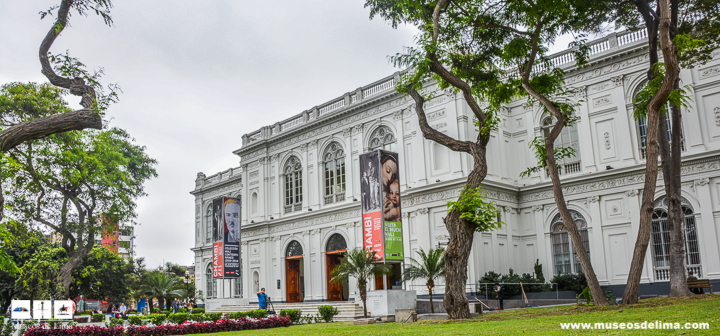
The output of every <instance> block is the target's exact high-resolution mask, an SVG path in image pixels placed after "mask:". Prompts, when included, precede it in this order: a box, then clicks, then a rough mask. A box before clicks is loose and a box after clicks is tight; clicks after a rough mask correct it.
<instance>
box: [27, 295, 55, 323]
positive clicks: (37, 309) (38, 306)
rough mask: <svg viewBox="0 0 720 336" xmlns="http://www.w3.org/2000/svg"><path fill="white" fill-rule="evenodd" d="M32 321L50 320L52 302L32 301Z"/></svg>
mask: <svg viewBox="0 0 720 336" xmlns="http://www.w3.org/2000/svg"><path fill="white" fill-rule="evenodd" d="M32 315H33V319H36V320H37V319H43V320H45V319H51V318H52V301H50V300H34V301H33V311H32Z"/></svg>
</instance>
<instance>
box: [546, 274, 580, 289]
mask: <svg viewBox="0 0 720 336" xmlns="http://www.w3.org/2000/svg"><path fill="white" fill-rule="evenodd" d="M550 282H555V283H557V284H558V289H559V290H561V291H565V290H572V291H575V292H578V293H581V292H582V291H583V289H585V287H587V279H585V274H583V273H582V272H580V273H575V274H561V275H556V276H554V277H553V278H552V280H550Z"/></svg>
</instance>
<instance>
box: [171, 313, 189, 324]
mask: <svg viewBox="0 0 720 336" xmlns="http://www.w3.org/2000/svg"><path fill="white" fill-rule="evenodd" d="M188 315H190V314H188V313H177V314H170V316H168V321H170V322H172V323H175V324H181V323H183V322H185V321H187V320H188Z"/></svg>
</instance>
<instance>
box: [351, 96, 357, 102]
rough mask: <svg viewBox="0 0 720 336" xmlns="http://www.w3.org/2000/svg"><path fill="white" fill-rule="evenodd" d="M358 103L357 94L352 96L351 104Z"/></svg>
mask: <svg viewBox="0 0 720 336" xmlns="http://www.w3.org/2000/svg"><path fill="white" fill-rule="evenodd" d="M356 101H357V94H354V95H350V104H352V103H354V102H356Z"/></svg>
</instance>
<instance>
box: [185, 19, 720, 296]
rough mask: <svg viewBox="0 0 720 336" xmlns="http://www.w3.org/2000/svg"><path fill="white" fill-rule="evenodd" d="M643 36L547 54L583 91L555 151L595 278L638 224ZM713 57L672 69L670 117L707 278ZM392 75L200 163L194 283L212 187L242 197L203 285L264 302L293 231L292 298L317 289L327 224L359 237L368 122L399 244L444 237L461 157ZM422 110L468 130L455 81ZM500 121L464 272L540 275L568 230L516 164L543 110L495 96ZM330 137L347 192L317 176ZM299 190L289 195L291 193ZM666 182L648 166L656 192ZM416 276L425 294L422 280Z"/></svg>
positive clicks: (719, 165)
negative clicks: (393, 182)
mask: <svg viewBox="0 0 720 336" xmlns="http://www.w3.org/2000/svg"><path fill="white" fill-rule="evenodd" d="M646 44H647V42H646V39H645V38H644V37H643V36H642V35H641V34H639V33H631V34H626V35H623V34H620V35H611V36H608V37H606V38H603V39H601V40H599V41H596V42H595V43H594V44H593V47H592V50H593V54H592V56H591V58H590V65H589V66H588V67H586V68H583V69H577V68H575V67H574V64H573V63H571V62H569V60H571V58H569V57H568V52H563V53H560V54H558V55H557V56H556V57H555V58H554V59H553V63H554V64H556V65H557V66H561V67H562V68H563V69H564V70H565V71H566V78H567V83H568V84H569V85H570V86H573V87H576V88H580V89H581V92H582V94H578V95H577V96H576V97H574V98H573V99H574V100H575V101H580V107H579V108H578V110H577V115H578V116H579V121H578V123H577V125H576V126H575V129H574V130H568V131H567V133H566V134H565V136H566V140H565V143H566V144H568V145H572V146H575V147H576V149H577V151H578V157H577V158H574V159H572V160H567V161H566V162H565V163H564V165H563V170H562V176H561V177H562V182H563V186H564V190H565V197H566V200H567V201H568V205H569V208H570V209H571V210H573V211H574V212H573V213H574V214H575V215H576V216H578V218H580V217H581V218H580V219H582V220H584V223H586V225H587V231H586V232H587V246H588V248H589V251H590V258H591V261H592V264H593V266H594V268H595V272H596V273H597V277H598V279H599V281H600V284H601V285H623V284H625V281H626V278H627V274H628V270H629V266H630V261H631V257H632V251H633V247H634V243H635V240H636V236H637V229H638V222H639V218H640V199H641V194H642V186H643V181H644V169H645V161H644V153H643V152H644V151H643V149H642V139H641V138H642V133H643V131H642V127H641V126H640V125H639V124H638V122H637V121H636V120H634V118H633V104H632V100H633V95H634V93H635V92H636V90H637V88H638V87H639V86H640V85H641V84H642V83H643V81H644V79H645V76H646V71H647V68H648V55H647V47H646ZM719 56H720V53H718V52H716V53H715V57H714V59H713V60H712V61H711V62H710V63H708V64H706V65H703V66H700V67H698V68H695V69H691V70H683V71H682V72H681V75H680V77H681V79H682V83H683V85H685V84H692V85H693V86H694V93H693V95H694V100H693V102H692V103H691V105H692V107H691V108H690V109H689V110H688V111H686V113H684V114H683V136H684V151H683V168H682V173H683V176H682V194H683V197H684V198H685V199H686V201H687V205H688V207H689V208H691V209H692V212H693V214H694V215H693V216H694V217H693V216H690V218H689V220H694V223H696V229H695V235H694V236H692V237H690V240H691V241H692V240H694V242H691V243H692V244H695V245H694V247H692V248H690V250H691V251H692V253H693V256H692V262H691V267H693V269H695V270H696V272H697V271H699V272H700V273H701V277H702V278H710V279H720V258H719V257H720V250H719V249H718V245H719V244H718V242H719V241H720V57H719ZM395 76H397V74H396V75H395ZM394 78H395V77H388V78H384V79H382V80H379V81H377V82H375V83H373V84H371V85H368V86H366V87H363V88H359V89H357V90H355V91H352V92H349V93H346V94H345V95H343V96H342V97H339V98H337V99H335V100H332V101H330V102H327V103H325V104H323V105H319V106H317V107H314V108H312V109H310V110H307V111H304V112H302V113H301V114H299V115H296V116H294V117H292V118H289V119H287V120H283V121H280V122H277V123H275V124H273V125H270V126H266V127H263V128H261V129H260V130H258V131H256V132H253V133H250V134H246V135H244V136H243V137H242V143H243V145H242V148H240V149H238V150H236V151H235V152H233V153H234V154H236V155H238V156H239V157H240V163H241V166H240V167H237V168H232V169H229V170H227V171H224V172H221V173H218V174H215V175H212V176H210V177H206V176H205V175H204V174H203V173H198V177H197V179H196V188H195V190H194V191H192V194H193V195H195V209H196V210H195V214H196V216H195V223H196V233H195V234H196V242H195V247H194V248H193V249H192V250H193V251H194V252H195V258H196V259H195V265H197V268H196V272H197V273H196V275H195V279H196V281H197V283H196V286H197V288H198V289H202V290H203V291H204V292H205V293H206V296H207V293H208V291H207V286H208V284H210V285H211V284H212V281H210V282H209V283H208V281H207V279H208V278H207V274H206V269H207V267H208V265H209V263H210V262H211V244H210V242H209V241H208V240H207V232H208V229H207V228H208V219H209V217H207V216H206V213H207V211H208V209H209V204H210V202H211V201H212V199H213V198H216V197H220V196H230V197H240V198H241V199H242V245H241V253H242V271H243V278H244V280H242V281H239V282H238V283H237V284H235V283H234V282H233V283H230V282H226V283H225V284H224V285H223V283H222V281H218V283H217V291H214V292H213V293H212V295H211V296H212V297H218V298H229V297H233V296H235V297H238V296H240V293H241V292H242V293H251V295H250V296H249V297H251V298H252V297H253V296H254V293H255V292H256V291H257V290H258V288H260V287H265V288H267V290H268V292H269V295H270V296H271V297H273V298H275V300H276V301H284V300H286V299H287V293H286V280H287V279H286V266H285V265H286V262H285V257H286V249H287V247H288V245H289V244H290V243H291V242H292V241H297V242H298V243H299V244H300V246H301V248H302V259H300V260H301V267H302V272H303V274H304V277H303V285H304V291H303V298H302V299H303V300H305V301H315V300H326V299H327V298H328V288H327V281H326V280H327V272H326V269H327V267H326V262H327V260H329V259H327V258H326V253H325V252H326V246H327V242H328V239H330V237H331V236H332V235H333V234H335V233H337V234H340V235H341V236H342V237H343V238H344V239H345V241H346V244H347V248H348V249H353V248H357V247H361V246H362V239H361V234H362V232H361V226H360V220H361V217H360V201H359V200H360V193H359V188H360V177H359V173H358V169H359V163H358V156H359V155H360V154H362V153H364V152H366V151H368V150H370V149H371V142H372V139H371V138H373V136H374V135H377V133H376V131H377V130H378V129H379V128H381V127H383V128H384V130H386V131H389V132H391V133H392V134H393V139H391V140H390V142H391V144H389V145H387V146H389V147H391V149H393V150H394V151H396V152H398V153H399V158H400V176H401V198H402V212H403V214H402V216H403V217H402V218H403V231H404V241H405V255H406V256H412V257H417V254H416V253H415V252H416V251H417V250H418V249H419V248H420V247H422V248H424V249H425V250H427V249H429V248H434V247H437V246H444V245H445V244H446V243H447V240H448V234H447V230H446V228H445V225H444V223H443V217H445V216H446V202H447V201H448V200H454V199H456V198H457V196H458V195H459V191H460V189H461V188H462V186H463V183H464V181H465V179H466V176H467V174H468V172H469V171H470V169H471V167H472V159H471V157H470V156H469V155H466V154H464V153H457V152H453V151H450V150H448V149H446V148H445V147H443V146H441V145H438V144H435V143H433V142H431V141H429V140H426V139H424V138H423V137H422V133H421V131H420V129H419V126H418V122H417V116H416V115H415V113H414V110H413V105H414V103H413V102H412V99H411V98H409V97H404V96H402V95H400V94H398V93H396V92H394V90H393V80H394ZM428 89H429V90H433V89H437V87H430V88H428ZM426 113H427V118H428V121H429V123H430V125H431V126H433V127H435V128H436V129H438V130H440V131H442V132H445V133H446V134H448V135H450V136H453V137H455V138H458V139H474V138H475V137H476V135H477V133H476V130H475V127H474V123H473V116H472V112H471V111H470V110H469V107H468V106H467V104H466V103H465V101H464V100H463V97H462V96H461V95H457V94H454V93H453V92H452V91H444V92H443V91H439V92H438V94H437V97H436V98H435V99H433V100H431V101H429V102H427V103H426ZM501 118H502V122H501V125H500V129H499V130H498V131H494V132H493V133H492V134H491V140H490V143H489V145H488V154H487V155H488V164H489V173H488V176H487V178H486V180H485V182H484V183H483V185H484V188H485V190H486V191H487V196H488V197H489V198H490V199H492V200H493V201H495V202H496V203H497V205H499V206H500V207H501V208H502V210H503V212H502V221H503V222H504V223H506V225H505V226H503V227H502V228H501V229H499V230H495V231H492V232H486V233H476V234H475V237H474V242H473V250H472V253H471V256H470V261H469V265H468V273H469V278H468V283H469V284H472V283H475V282H477V281H478V279H479V278H480V277H482V275H483V274H485V272H487V271H495V272H499V273H503V274H505V273H508V270H509V269H510V268H512V269H513V270H514V271H515V272H517V273H532V272H533V265H534V263H535V261H536V260H539V262H540V263H541V264H542V265H543V270H544V273H545V274H544V275H545V278H546V279H550V278H552V276H553V275H554V274H556V273H561V272H574V271H575V270H576V266H575V265H574V263H573V262H572V259H573V258H572V257H571V255H572V247H571V246H570V243H565V244H564V243H563V242H565V241H566V240H564V239H566V238H565V237H564V236H563V233H562V232H560V233H556V234H553V233H552V232H553V231H554V230H555V229H556V227H555V226H554V220H553V219H554V218H555V217H556V215H557V213H558V212H557V209H556V205H555V200H554V199H553V195H552V189H551V188H552V187H551V183H550V180H549V178H548V177H547V176H546V174H545V173H542V174H535V175H533V176H532V177H530V178H521V177H520V172H522V171H524V170H525V169H527V168H528V167H529V166H531V165H534V164H535V163H536V160H535V157H534V153H532V152H531V151H530V150H529V148H528V143H529V142H530V141H532V140H533V138H534V137H535V136H540V135H542V133H543V128H542V126H543V122H544V120H543V116H542V113H541V109H540V108H539V107H538V106H527V105H526V103H525V101H524V100H523V101H517V102H515V103H512V104H509V105H508V106H507V107H506V108H504V109H503V112H502V115H501ZM393 140H394V141H393ZM333 145H334V146H335V148H341V149H342V150H343V154H344V156H343V158H344V163H345V165H344V167H345V168H344V169H345V177H346V179H345V187H344V192H342V188H337V186H333V187H334V189H333V188H330V189H328V188H326V187H327V186H326V183H327V181H326V180H327V179H326V178H325V177H326V176H325V175H324V174H325V164H326V162H327V161H326V160H325V159H324V158H325V154H326V152H327V149H328V148H329V146H333ZM290 160H295V161H293V162H294V163H293V166H292V169H296V170H295V171H296V172H299V175H293V177H292V179H293V181H292V183H296V184H297V183H299V184H300V187H301V190H299V189H297V186H294V185H290V187H291V188H294V189H293V190H292V192H293V193H295V194H288V193H286V175H285V168H286V165H287V163H288V162H289V161H290ZM298 164H299V166H298ZM329 190H331V191H329ZM298 193H299V195H302V197H301V200H300V199H298V198H295V196H297V195H298ZM663 194H664V188H663V184H662V178H661V177H659V178H658V188H657V195H656V198H657V199H658V200H659V201H658V202H659V203H662V195H663ZM293 195H294V196H293ZM288 196H290V199H292V201H291V202H290V203H288ZM355 200H357V201H355ZM659 205H661V204H659ZM558 228H559V227H558ZM662 244H663V242H662V234H660V233H657V234H654V235H653V240H652V241H651V245H650V250H649V251H648V253H647V258H646V262H645V267H644V273H643V277H642V282H643V283H654V282H660V281H667V280H666V275H665V274H666V272H667V271H666V269H667V268H666V266H665V265H664V264H663V261H664V258H665V256H663V252H662V251H663V249H662V247H663V245H662ZM655 247H657V248H655ZM664 272H665V273H664ZM278 284H279V288H278ZM420 284H421V283H420V282H418V283H416V285H420ZM348 285H349V296H350V297H353V296H354V292H355V288H356V286H355V283H354V282H353V281H352V280H351V281H350V283H349V284H346V286H348ZM413 289H416V290H417V291H418V293H419V294H423V293H426V292H427V290H426V289H425V290H424V289H423V287H422V286H420V287H413ZM245 296H246V297H248V296H247V294H246V295H245ZM343 298H345V299H346V298H347V294H346V295H344V296H343Z"/></svg>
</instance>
